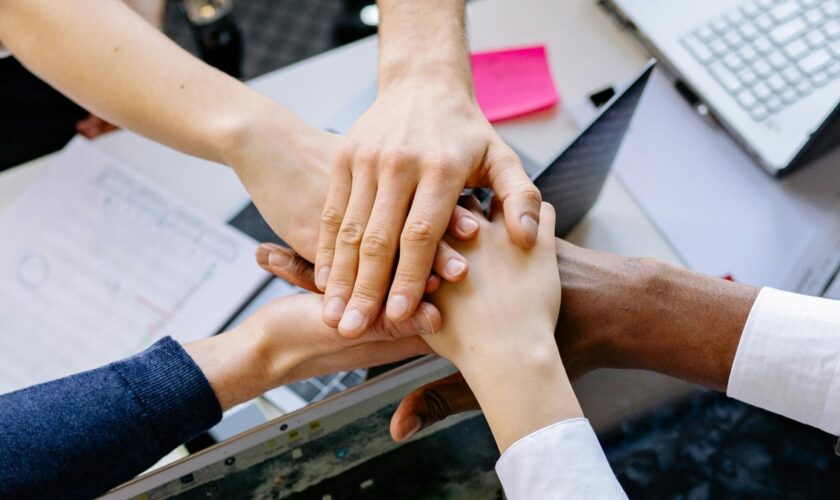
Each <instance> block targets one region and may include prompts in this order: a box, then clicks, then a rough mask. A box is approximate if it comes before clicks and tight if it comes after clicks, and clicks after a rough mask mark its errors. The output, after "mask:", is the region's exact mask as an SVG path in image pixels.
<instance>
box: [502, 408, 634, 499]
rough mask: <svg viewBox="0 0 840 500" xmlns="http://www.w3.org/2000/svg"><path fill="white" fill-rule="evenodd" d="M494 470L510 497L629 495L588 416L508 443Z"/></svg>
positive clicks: (551, 497) (610, 497)
mask: <svg viewBox="0 0 840 500" xmlns="http://www.w3.org/2000/svg"><path fill="white" fill-rule="evenodd" d="M496 473H497V474H498V475H499V480H500V481H501V482H502V486H503V487H504V489H505V496H506V497H507V498H508V499H510V500H520V499H528V500H530V499H535V498H539V499H553V498H557V499H560V498H563V499H567V498H574V499H584V500H585V499H589V498H592V499H598V500H608V499H613V498H627V496H626V495H625V494H624V490H622V489H621V485H620V484H618V480H617V479H616V478H615V475H614V474H613V472H612V469H610V464H609V462H607V457H606V456H605V455H604V451H603V450H602V449H601V445H600V443H598V438H597V437H596V436H595V431H593V430H592V426H590V425H589V421H588V420H586V419H585V418H574V419H571V420H564V421H562V422H557V423H556V424H553V425H550V426H548V427H544V428H542V429H540V430H538V431H536V432H534V433H532V434H529V435H528V436H525V437H524V438H522V439H520V440H519V441H517V442H515V443H514V444H513V445H511V446H510V448H508V449H507V450H506V451H505V452H504V454H502V457H501V458H500V459H499V461H498V462H497V463H496Z"/></svg>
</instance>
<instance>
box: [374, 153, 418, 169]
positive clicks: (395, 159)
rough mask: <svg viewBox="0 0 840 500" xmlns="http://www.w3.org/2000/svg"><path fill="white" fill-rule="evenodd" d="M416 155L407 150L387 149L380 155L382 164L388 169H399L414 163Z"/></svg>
mask: <svg viewBox="0 0 840 500" xmlns="http://www.w3.org/2000/svg"><path fill="white" fill-rule="evenodd" d="M417 159H418V155H417V154H416V153H415V152H413V151H412V150H410V149H407V148H395V149H389V150H387V151H385V152H383V153H382V163H384V164H385V165H387V166H388V167H390V168H394V167H401V166H403V165H406V164H411V163H414V162H416V161H417Z"/></svg>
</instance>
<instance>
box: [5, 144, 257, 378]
mask: <svg viewBox="0 0 840 500" xmlns="http://www.w3.org/2000/svg"><path fill="white" fill-rule="evenodd" d="M83 146H84V148H82V149H83V151H80V152H76V153H75V154H68V153H73V151H70V152H67V153H65V155H67V156H69V158H68V161H66V162H65V163H67V164H66V165H64V164H62V165H57V166H56V167H55V168H54V169H53V170H51V171H50V172H49V173H48V174H47V176H46V178H44V179H42V180H41V181H40V182H39V183H38V184H37V185H36V186H35V187H33V188H32V189H31V190H30V191H29V192H27V193H26V194H25V195H24V196H23V197H22V199H21V200H19V201H18V202H17V203H16V204H15V206H13V207H12V208H11V209H10V210H9V211H8V212H6V213H5V214H3V216H2V219H0V241H3V244H2V248H0V270H2V272H3V275H2V280H0V393H4V392H7V391H9V390H14V389H16V388H20V387H23V386H26V385H30V384H33V383H37V382H42V381H46V380H50V379H53V378H56V377H60V376H63V375H67V374H70V373H74V372H77V371H81V370H85V369H90V368H94V367H96V366H99V365H102V364H105V363H108V362H110V361H114V360H116V359H119V358H121V357H124V356H127V355H130V354H132V353H135V352H137V351H139V350H141V349H142V348H144V347H146V346H148V345H149V344H151V343H152V342H154V341H155V340H157V339H159V338H161V337H162V336H164V335H166V334H172V333H174V332H171V331H167V330H168V329H171V328H175V327H176V326H178V325H180V327H181V328H188V329H191V330H192V329H193V328H196V329H204V330H205V331H201V332H194V331H191V332H189V335H191V336H195V335H197V336H206V335H210V334H212V333H214V332H213V331H208V330H212V328H210V327H209V326H208V325H210V324H211V323H212V324H216V323H220V322H222V321H223V320H224V319H225V318H224V317H222V316H224V315H225V314H226V313H225V312H224V311H219V310H218V308H217V307H214V304H213V303H212V300H211V301H210V303H208V304H207V307H202V304H201V302H202V301H204V299H203V298H202V297H208V296H212V295H216V294H217V293H216V292H220V291H223V290H224V289H226V288H233V289H239V288H243V285H239V284H238V283H237V284H234V285H232V286H228V285H230V281H231V275H233V276H235V275H236V274H237V269H241V267H242V265H241V262H243V257H244V258H245V259H247V261H248V262H250V260H251V259H252V253H251V252H252V251H253V247H252V242H250V241H249V240H247V239H245V238H244V237H241V236H240V235H239V234H237V233H235V232H234V231H233V230H232V229H230V228H228V227H227V226H225V225H224V224H221V223H218V222H216V221H212V220H207V219H206V217H204V216H203V215H202V214H199V213H197V211H196V210H194V209H192V208H191V207H188V206H186V205H184V204H183V203H182V202H180V200H177V199H173V197H172V196H171V195H169V194H168V193H165V192H163V191H161V190H160V189H159V188H156V187H155V186H153V185H152V184H151V183H149V182H148V181H146V180H145V179H143V178H140V177H138V176H137V175H136V174H134V173H133V172H129V171H127V169H125V168H124V167H120V166H118V165H115V164H113V163H109V159H103V158H99V157H96V155H93V154H92V152H90V151H84V149H86V148H90V146H87V145H83ZM77 148H78V146H77ZM82 153H85V154H82ZM92 156H93V157H92ZM94 160H98V161H94ZM80 163H83V165H80ZM243 254H244V256H243ZM248 269H249V271H248V272H244V273H240V274H244V275H245V276H243V279H244V280H246V281H247V280H250V278H248V275H252V274H253V273H252V272H250V268H248ZM244 288H248V287H247V286H246V287H244ZM197 302H199V303H198V304H196V303H197ZM205 302H206V301H205ZM236 305H238V304H233V305H232V306H231V307H235V306H236ZM214 315H217V316H219V319H218V320H213V321H206V320H207V318H209V317H212V316H214Z"/></svg>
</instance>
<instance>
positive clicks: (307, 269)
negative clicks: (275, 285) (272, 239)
mask: <svg viewBox="0 0 840 500" xmlns="http://www.w3.org/2000/svg"><path fill="white" fill-rule="evenodd" d="M256 258H257V264H259V265H260V267H261V268H263V269H264V270H265V271H266V272H269V273H271V274H273V275H275V276H277V277H278V278H281V279H284V280H286V281H288V282H289V283H291V284H292V285H295V286H298V287H300V288H303V289H305V290H309V291H310V292H315V293H321V292H320V291H319V290H318V288H317V287H316V286H315V272H314V271H315V267H314V266H313V265H312V263H310V262H309V261H307V260H306V259H304V258H303V257H301V256H300V255H298V253H297V252H295V251H294V250H292V249H290V248H286V247H282V246H280V245H275V244H274V243H260V246H258V247H257V254H256Z"/></svg>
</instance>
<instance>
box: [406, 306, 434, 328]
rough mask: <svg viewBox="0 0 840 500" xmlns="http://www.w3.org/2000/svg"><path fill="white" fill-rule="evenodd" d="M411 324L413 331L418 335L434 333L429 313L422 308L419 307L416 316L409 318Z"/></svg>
mask: <svg viewBox="0 0 840 500" xmlns="http://www.w3.org/2000/svg"><path fill="white" fill-rule="evenodd" d="M411 322H412V323H413V324H414V329H415V330H417V332H418V333H420V334H423V335H428V334H430V333H435V329H434V328H433V327H432V318H430V317H429V313H427V312H426V309H425V308H423V307H420V309H419V310H418V311H417V314H415V315H414V317H413V318H411Z"/></svg>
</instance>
